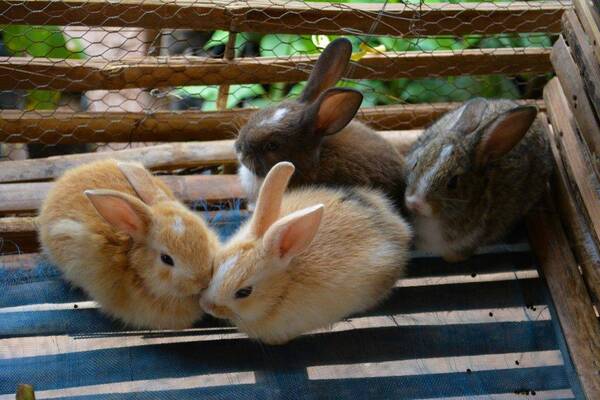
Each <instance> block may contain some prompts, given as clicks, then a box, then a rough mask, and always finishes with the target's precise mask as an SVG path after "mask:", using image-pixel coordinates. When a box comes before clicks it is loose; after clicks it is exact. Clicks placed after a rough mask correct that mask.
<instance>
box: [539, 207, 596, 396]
mask: <svg viewBox="0 0 600 400" xmlns="http://www.w3.org/2000/svg"><path fill="white" fill-rule="evenodd" d="M527 226H528V229H529V241H530V243H531V245H532V247H533V250H534V252H535V254H536V256H537V259H538V260H539V263H540V265H539V268H540V272H541V273H542V274H543V276H544V278H545V280H546V282H547V283H548V288H549V289H550V294H551V296H552V300H553V301H554V305H555V307H556V312H557V314H558V320H559V322H560V325H561V327H562V332H563V334H564V336H565V339H566V342H567V346H568V348H569V354H570V356H571V359H572V361H573V364H574V366H575V371H576V372H577V376H578V377H579V380H580V382H581V385H582V387H583V391H584V392H585V395H586V398H588V399H600V379H598V374H599V371H600V365H599V364H598V363H599V361H598V360H600V324H599V323H598V319H597V318H596V315H595V313H594V309H593V307H592V304H591V301H590V297H589V295H588V293H587V290H586V287H585V284H584V282H583V279H582V277H581V275H580V273H579V269H578V268H577V262H576V261H575V258H574V257H573V254H572V253H571V250H570V248H569V243H568V241H567V238H566V236H565V234H564V232H563V229H562V226H561V224H560V221H559V220H558V216H557V215H556V210H555V209H554V206H553V204H552V203H551V200H550V199H549V198H548V199H547V201H546V202H545V204H544V205H543V209H542V207H540V208H538V209H536V210H534V211H533V212H532V213H531V215H530V216H529V218H528V220H527Z"/></svg>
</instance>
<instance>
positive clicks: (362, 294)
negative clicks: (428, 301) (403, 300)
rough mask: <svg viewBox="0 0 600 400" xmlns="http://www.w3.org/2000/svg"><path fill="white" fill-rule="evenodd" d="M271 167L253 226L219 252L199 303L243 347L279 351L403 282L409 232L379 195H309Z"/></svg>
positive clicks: (284, 168)
mask: <svg viewBox="0 0 600 400" xmlns="http://www.w3.org/2000/svg"><path fill="white" fill-rule="evenodd" d="M293 172H294V167H293V165H292V164H290V163H287V162H282V163H278V164H277V165H275V166H274V167H273V169H272V170H271V171H270V172H269V174H268V175H267V177H266V178H265V181H264V184H263V185H262V187H261V190H260V195H259V198H258V202H257V207H256V212H255V213H254V215H253V216H252V218H251V219H250V221H249V222H248V223H247V224H246V225H244V226H243V227H242V228H241V229H240V230H239V232H238V233H237V234H236V235H235V236H234V237H233V238H232V239H231V240H230V241H229V242H228V243H227V244H226V245H224V246H223V248H222V249H220V250H219V252H218V255H217V257H216V260H215V273H214V275H213V279H212V280H211V283H210V286H209V288H208V289H207V290H206V291H204V293H203V295H202V300H201V301H202V303H201V304H202V306H203V308H204V309H205V310H206V312H208V313H210V314H212V315H214V316H216V317H220V318H228V319H231V320H232V322H234V323H235V324H236V325H237V326H238V327H239V328H240V329H241V330H242V331H244V332H246V333H247V334H248V335H249V336H250V337H254V338H257V339H260V340H262V341H264V342H266V343H272V344H278V343H284V342H286V341H288V340H291V339H293V338H294V337H296V336H298V335H300V334H302V333H305V332H308V331H310V330H313V329H317V328H322V327H326V326H327V325H330V324H332V323H334V322H337V321H339V320H340V319H342V318H343V317H345V316H347V315H349V314H352V313H356V312H360V311H363V310H366V309H368V308H371V307H373V306H375V305H376V304H377V303H378V302H380V301H381V300H382V299H384V298H385V297H386V296H387V295H388V294H389V292H390V289H391V288H392V286H393V285H394V283H395V282H396V280H397V279H398V278H399V277H400V276H402V273H403V271H404V266H405V264H406V262H407V260H408V255H409V247H410V241H411V229H410V227H409V225H408V224H407V223H406V222H405V221H404V220H403V219H402V218H401V217H400V216H399V215H398V214H397V213H396V212H395V211H394V209H393V207H392V206H391V205H390V204H389V201H388V200H387V198H386V197H385V196H384V195H382V194H381V192H379V191H377V190H374V189H368V188H343V189H342V188H338V189H327V188H318V187H306V188H300V189H296V190H291V191H289V192H288V193H286V194H285V195H284V191H285V190H286V186H287V183H288V181H289V179H290V177H291V176H292V174H293Z"/></svg>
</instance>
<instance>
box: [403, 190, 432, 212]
mask: <svg viewBox="0 0 600 400" xmlns="http://www.w3.org/2000/svg"><path fill="white" fill-rule="evenodd" d="M406 208H408V209H409V210H410V211H412V212H414V213H416V214H422V215H427V214H428V213H429V209H430V207H429V205H428V204H427V203H426V202H425V201H424V200H423V199H422V198H421V197H419V196H417V195H412V196H407V197H406Z"/></svg>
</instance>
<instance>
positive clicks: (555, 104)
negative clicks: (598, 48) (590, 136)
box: [544, 78, 600, 238]
mask: <svg viewBox="0 0 600 400" xmlns="http://www.w3.org/2000/svg"><path fill="white" fill-rule="evenodd" d="M544 100H545V101H546V104H547V106H548V116H549V117H550V121H551V123H552V127H553V129H554V132H555V133H556V134H557V135H558V142H559V145H560V150H561V155H562V157H563V160H564V161H565V164H566V167H567V168H566V169H567V173H568V174H569V176H570V177H571V179H572V180H573V182H575V184H576V188H577V190H578V191H579V194H580V195H581V199H582V201H583V204H584V205H585V208H584V209H585V212H586V213H587V218H588V220H589V221H590V222H591V224H592V228H593V230H594V234H595V236H596V237H597V238H600V182H599V181H598V178H597V177H596V175H595V174H594V173H593V171H592V168H591V161H590V155H589V153H588V152H587V151H586V149H585V147H584V146H583V145H582V143H581V141H580V139H579V137H578V133H577V127H576V125H575V121H574V119H573V115H572V114H571V112H570V111H569V104H568V102H567V99H566V98H565V95H564V93H563V91H562V88H561V86H560V82H559V81H558V80H557V79H556V78H555V79H553V80H552V81H550V82H549V83H548V85H547V86H546V88H545V89H544Z"/></svg>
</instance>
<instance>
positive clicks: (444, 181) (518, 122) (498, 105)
mask: <svg viewBox="0 0 600 400" xmlns="http://www.w3.org/2000/svg"><path fill="white" fill-rule="evenodd" d="M536 115H537V109H536V108H535V107H526V106H519V105H518V104H517V103H515V102H513V101H510V100H485V99H483V98H475V99H472V100H470V101H468V102H466V103H465V104H464V105H463V106H462V107H460V108H458V109H456V110H453V111H451V112H448V113H447V114H445V115H444V116H442V117H441V118H440V119H439V120H438V121H437V122H435V123H434V124H433V125H432V126H431V127H429V128H428V129H427V130H426V131H425V132H424V133H423V135H421V136H420V137H419V139H418V140H417V142H416V143H415V144H414V146H413V147H412V149H411V150H410V151H409V154H408V156H407V171H408V172H407V177H406V185H407V188H406V199H405V200H406V207H407V208H408V210H410V211H411V212H412V214H413V223H414V228H415V233H416V245H417V247H418V248H421V249H423V250H427V251H430V252H432V253H435V254H441V255H442V256H443V257H444V258H445V259H446V260H448V261H459V260H462V259H464V258H467V257H469V256H470V255H471V254H472V253H473V252H474V251H475V250H476V249H477V247H478V246H480V245H483V244H486V243H489V242H492V241H494V240H498V239H500V238H501V237H502V236H503V235H504V234H506V233H507V231H508V230H509V229H510V228H511V227H512V226H513V225H514V224H515V223H516V222H517V221H518V220H519V219H520V218H522V217H523V216H524V215H525V213H527V211H528V210H529V209H530V208H531V207H532V206H533V205H534V204H535V203H536V202H537V201H538V200H539V199H540V196H541V195H542V193H543V192H544V190H545V188H546V185H547V181H548V178H549V176H550V174H551V172H552V164H551V159H550V147H549V143H548V139H547V138H546V136H545V135H544V132H543V130H542V128H541V126H540V124H541V122H540V121H537V120H536Z"/></svg>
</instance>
